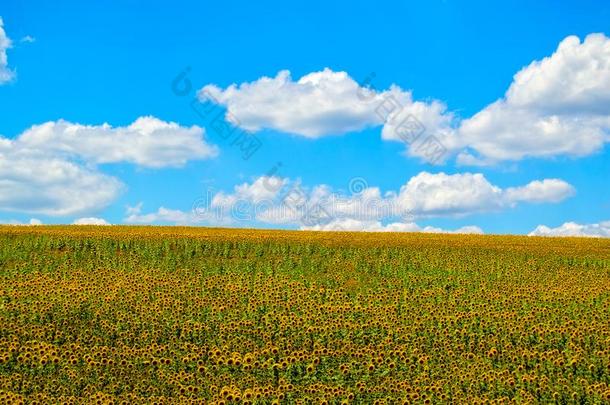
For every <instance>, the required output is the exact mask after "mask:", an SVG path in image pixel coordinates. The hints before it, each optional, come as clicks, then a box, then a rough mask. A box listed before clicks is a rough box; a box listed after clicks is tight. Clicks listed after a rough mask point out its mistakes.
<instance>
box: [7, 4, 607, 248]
mask: <svg viewBox="0 0 610 405" xmlns="http://www.w3.org/2000/svg"><path fill="white" fill-rule="evenodd" d="M0 19H1V23H0V223H8V224H15V225H18V224H72V223H76V224H134V225H143V224H157V225H193V226H223V227H224V226H226V227H255V228H278V229H307V230H338V231H340V230H346V231H347V230H354V231H356V230H357V231H407V232H461V233H486V234H530V235H540V236H557V235H558V236H606V237H608V236H610V191H608V187H607V185H608V182H607V174H608V173H610V151H609V150H608V149H609V148H608V146H607V143H608V142H610V23H609V22H610V4H609V3H607V2H601V1H581V2H578V3H576V2H567V1H565V2H564V1H560V2H557V1H553V2H551V1H539V2H535V3H531V2H525V1H514V2H510V3H506V2H487V1H486V2H483V1H468V2H465V1H464V2H460V1H451V0H446V1H438V0H431V1H421V2H420V1H418V2H412V1H411V2H409V1H379V2H374V3H372V2H361V1H349V2H347V1H336V2H332V3H329V2H319V1H308V2H279V1H263V2H256V4H254V3H253V2H245V1H225V2H206V1H203V2H182V1H175V2H172V3H171V5H167V4H162V3H161V2H159V3H156V2H152V3H151V2H144V1H134V0H130V1H104V2H101V1H99V2H78V1H57V2H45V1H27V0H23V1H17V0H8V1H3V2H2V3H0Z"/></svg>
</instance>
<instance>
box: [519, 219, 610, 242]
mask: <svg viewBox="0 0 610 405" xmlns="http://www.w3.org/2000/svg"><path fill="white" fill-rule="evenodd" d="M529 235H530V236H588V237H597V238H609V237H610V221H604V222H600V223H598V224H586V225H581V224H577V223H575V222H566V223H564V224H563V225H561V226H558V227H557V228H549V227H548V226H545V225H538V226H537V227H536V229H534V230H533V231H532V232H530V233H529Z"/></svg>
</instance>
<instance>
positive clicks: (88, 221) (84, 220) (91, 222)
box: [72, 217, 110, 225]
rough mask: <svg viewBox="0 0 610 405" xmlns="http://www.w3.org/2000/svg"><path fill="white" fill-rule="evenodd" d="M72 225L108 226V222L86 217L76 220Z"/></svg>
mask: <svg viewBox="0 0 610 405" xmlns="http://www.w3.org/2000/svg"><path fill="white" fill-rule="evenodd" d="M72 225H110V224H109V223H108V221H106V220H105V219H103V218H96V217H86V218H79V219H76V220H75V221H74V222H73V223H72Z"/></svg>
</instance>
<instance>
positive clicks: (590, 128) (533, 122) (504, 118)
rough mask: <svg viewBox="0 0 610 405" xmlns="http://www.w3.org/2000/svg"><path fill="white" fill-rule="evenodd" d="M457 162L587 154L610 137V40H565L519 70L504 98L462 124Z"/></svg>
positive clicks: (597, 36) (598, 36) (591, 37)
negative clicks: (547, 55)
mask: <svg viewBox="0 0 610 405" xmlns="http://www.w3.org/2000/svg"><path fill="white" fill-rule="evenodd" d="M458 138H459V139H460V142H461V143H462V146H464V147H466V148H469V149H470V150H471V151H473V153H474V155H478V156H474V155H473V154H472V153H468V152H466V153H463V154H461V155H460V156H459V157H458V163H462V164H480V163H493V162H496V161H501V160H520V159H523V158H525V157H550V156H557V155H566V156H573V157H579V156H586V155H590V154H592V153H594V152H596V151H598V150H600V149H601V148H602V147H603V145H604V144H605V143H606V142H609V141H610V38H607V37H606V36H604V35H603V34H591V35H589V36H587V37H586V38H585V40H584V41H582V42H581V41H580V40H579V39H578V37H575V36H570V37H567V38H566V39H564V40H563V41H562V42H561V43H560V44H559V46H558V48H557V50H556V51H555V52H554V53H553V54H552V55H551V56H549V57H546V58H544V59H542V60H540V61H534V62H532V63H531V64H530V65H529V66H527V67H525V68H523V69H522V70H521V71H520V72H518V73H517V74H516V75H515V77H514V80H513V83H512V84H511V86H510V88H509V89H508V91H507V92H506V94H505V96H504V98H502V99H500V100H498V101H496V102H494V103H492V104H491V105H489V106H488V107H486V108H485V109H483V110H482V111H480V112H479V113H477V114H476V115H474V116H473V117H472V118H470V119H467V120H465V121H463V122H462V125H461V127H460V128H459V136H458Z"/></svg>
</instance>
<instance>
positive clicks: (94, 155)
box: [0, 117, 216, 216]
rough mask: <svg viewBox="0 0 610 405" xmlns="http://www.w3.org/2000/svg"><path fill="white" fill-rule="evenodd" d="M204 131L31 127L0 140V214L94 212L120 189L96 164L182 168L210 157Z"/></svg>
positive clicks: (156, 123)
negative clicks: (1, 212) (190, 161)
mask: <svg viewBox="0 0 610 405" xmlns="http://www.w3.org/2000/svg"><path fill="white" fill-rule="evenodd" d="M203 134H204V133H203V129H201V128H199V127H191V128H184V127H181V126H179V125H178V124H175V123H171V122H169V123H168V122H164V121H161V120H158V119H156V118H153V117H143V118H139V119H138V120H136V121H135V122H134V123H133V124H131V125H129V126H127V127H117V128H113V127H111V126H109V125H107V124H104V125H100V126H84V125H80V124H72V123H69V122H66V121H58V122H48V123H45V124H42V125H36V126H33V127H31V128H30V129H28V130H26V131H25V132H23V133H22V134H20V135H19V136H18V137H17V138H15V139H8V138H2V137H0V210H2V211H13V212H24V213H32V214H44V215H51V216H71V215H80V214H86V213H90V212H95V211H98V210H100V209H102V208H104V207H106V206H108V205H109V204H110V203H112V202H113V201H114V200H115V199H116V198H117V197H118V195H119V194H120V193H121V191H123V190H124V189H125V186H124V185H123V184H122V183H121V181H120V180H118V179H116V178H114V177H112V176H108V175H106V174H104V173H102V172H100V171H99V170H98V169H97V168H96V164H101V163H121V162H126V163H132V164H135V165H138V166H141V167H150V168H161V167H167V166H172V167H174V166H181V165H183V164H184V163H186V162H187V161H188V160H192V159H206V158H209V157H212V156H214V154H215V153H216V152H215V148H214V147H212V146H210V145H208V144H207V143H205V141H204V139H203Z"/></svg>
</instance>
